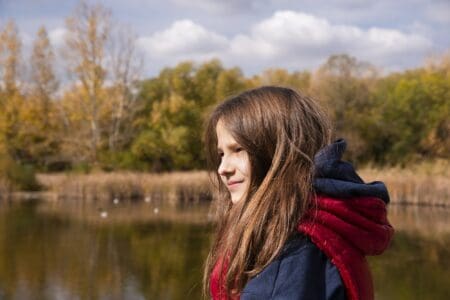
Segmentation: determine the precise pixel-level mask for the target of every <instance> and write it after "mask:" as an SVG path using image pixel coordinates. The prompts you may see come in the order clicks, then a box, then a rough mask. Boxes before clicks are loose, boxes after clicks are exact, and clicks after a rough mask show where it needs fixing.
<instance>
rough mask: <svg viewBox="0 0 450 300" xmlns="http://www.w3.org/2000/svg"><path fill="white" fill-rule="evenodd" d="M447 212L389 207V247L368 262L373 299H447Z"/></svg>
mask: <svg viewBox="0 0 450 300" xmlns="http://www.w3.org/2000/svg"><path fill="white" fill-rule="evenodd" d="M449 217H450V209H449V208H441V207H423V206H400V205H398V206H391V207H390V208H389V219H390V221H391V222H392V224H393V225H394V227H395V229H396V232H395V235H394V239H393V241H392V244H391V247H390V248H389V249H388V250H387V251H386V252H385V253H384V254H383V255H381V256H377V257H374V258H371V259H370V261H369V262H370V265H371V267H372V271H373V277H374V282H375V290H376V299H383V300H390V299H408V300H409V299H412V300H413V299H417V300H419V299H450V286H449V284H448V279H449V278H450V249H449V245H450V218H449Z"/></svg>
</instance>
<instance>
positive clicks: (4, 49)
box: [0, 21, 23, 160]
mask: <svg viewBox="0 0 450 300" xmlns="http://www.w3.org/2000/svg"><path fill="white" fill-rule="evenodd" d="M20 60H21V42H20V39H19V32H18V29H17V26H16V24H15V23H14V22H13V21H9V22H8V23H7V24H6V26H5V27H4V28H3V30H1V31H0V143H1V144H2V146H1V147H2V148H3V149H4V150H3V151H5V152H6V153H7V154H8V155H9V156H11V157H12V158H13V159H15V160H21V159H22V153H21V147H20V141H19V139H18V138H17V137H18V135H19V131H20V112H21V109H22V105H23V97H22V95H21V94H20V91H19V85H20V84H19V82H20V80H19V68H20V67H19V65H20Z"/></svg>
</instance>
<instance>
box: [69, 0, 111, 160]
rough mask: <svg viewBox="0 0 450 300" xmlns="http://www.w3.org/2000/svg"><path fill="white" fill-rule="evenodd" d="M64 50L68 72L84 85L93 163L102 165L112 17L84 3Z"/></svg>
mask: <svg viewBox="0 0 450 300" xmlns="http://www.w3.org/2000/svg"><path fill="white" fill-rule="evenodd" d="M66 27H67V35H66V47H65V49H64V53H65V58H66V63H67V65H68V71H69V72H70V73H71V74H72V75H73V76H74V77H75V78H76V79H77V80H78V81H79V82H80V86H79V88H78V90H79V92H80V93H79V95H78V97H77V98H76V99H77V100H78V105H79V108H80V109H81V110H82V111H83V115H84V117H85V122H86V125H87V124H89V128H90V134H89V144H90V153H89V160H90V161H91V162H93V163H97V162H98V151H99V149H100V142H101V133H102V128H101V124H100V122H101V121H100V114H101V110H102V106H103V105H104V102H105V101H106V100H105V99H104V98H102V97H101V94H102V89H103V88H104V85H105V79H106V75H107V74H106V63H107V54H106V45H107V41H108V38H109V36H110V28H111V14H110V12H109V11H108V10H107V9H105V8H104V7H103V6H101V5H96V6H88V5H87V4H86V3H85V2H81V3H80V5H79V6H78V7H77V8H76V10H75V11H74V13H73V14H72V15H71V16H70V17H68V18H67V19H66Z"/></svg>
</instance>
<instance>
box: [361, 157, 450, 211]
mask: <svg viewBox="0 0 450 300" xmlns="http://www.w3.org/2000/svg"><path fill="white" fill-rule="evenodd" d="M449 168H450V161H448V160H440V161H435V162H432V163H431V162H422V163H417V164H414V165H410V166H408V168H400V167H391V168H374V167H365V168H363V169H361V170H359V171H358V173H359V174H360V175H361V177H362V178H363V179H364V180H365V181H366V182H370V181H375V180H381V181H383V182H384V183H385V184H386V186H387V188H388V190H389V194H390V196H391V202H392V203H395V204H417V205H432V206H450V169H449Z"/></svg>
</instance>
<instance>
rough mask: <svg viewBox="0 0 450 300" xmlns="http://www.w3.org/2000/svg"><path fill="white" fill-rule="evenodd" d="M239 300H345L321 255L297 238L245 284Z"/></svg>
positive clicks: (331, 267) (334, 274)
mask: <svg viewBox="0 0 450 300" xmlns="http://www.w3.org/2000/svg"><path fill="white" fill-rule="evenodd" d="M241 299H245V300H250V299H345V288H344V285H343V283H342V280H341V277H340V275H339V272H338V270H337V268H336V267H335V266H334V265H333V264H332V263H331V262H330V260H329V259H328V258H327V257H326V256H325V254H324V253H323V252H322V251H321V250H320V249H319V248H317V247H316V246H315V245H314V244H313V243H312V242H311V241H310V240H309V238H306V237H304V236H301V235H299V236H297V237H296V238H294V239H292V240H291V241H289V242H288V243H287V244H286V246H285V248H284V249H283V251H282V253H281V254H280V255H279V257H278V258H277V259H275V260H274V261H273V262H272V263H270V264H269V265H268V266H267V267H266V268H265V269H264V270H263V271H262V272H261V273H259V274H258V275H257V276H255V277H254V278H252V279H251V280H250V281H249V282H248V283H247V285H246V286H245V288H244V290H243V291H242V293H241Z"/></svg>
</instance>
